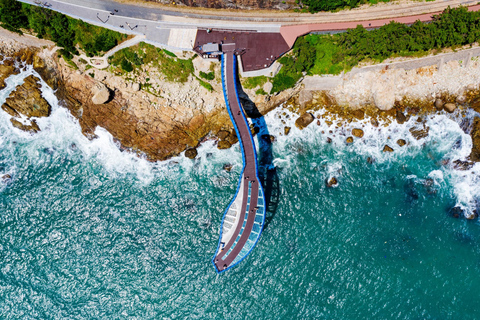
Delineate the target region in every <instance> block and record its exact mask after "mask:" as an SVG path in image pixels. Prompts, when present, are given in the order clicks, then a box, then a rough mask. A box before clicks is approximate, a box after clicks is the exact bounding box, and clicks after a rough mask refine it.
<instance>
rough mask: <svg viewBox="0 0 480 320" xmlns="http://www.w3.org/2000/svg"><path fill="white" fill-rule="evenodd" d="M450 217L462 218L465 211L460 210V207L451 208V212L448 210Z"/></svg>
mask: <svg viewBox="0 0 480 320" xmlns="http://www.w3.org/2000/svg"><path fill="white" fill-rule="evenodd" d="M448 215H449V216H451V217H454V218H460V217H462V216H463V209H462V208H460V207H459V206H455V207H453V208H450V210H448Z"/></svg>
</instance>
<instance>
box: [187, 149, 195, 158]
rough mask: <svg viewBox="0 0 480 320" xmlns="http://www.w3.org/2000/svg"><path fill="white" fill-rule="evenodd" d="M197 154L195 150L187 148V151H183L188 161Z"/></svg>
mask: <svg viewBox="0 0 480 320" xmlns="http://www.w3.org/2000/svg"><path fill="white" fill-rule="evenodd" d="M197 154H198V152H197V149H196V148H188V149H187V150H185V157H187V158H189V159H195V157H196V156H197Z"/></svg>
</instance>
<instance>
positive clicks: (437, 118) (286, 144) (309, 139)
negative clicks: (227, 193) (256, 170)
mask: <svg viewBox="0 0 480 320" xmlns="http://www.w3.org/2000/svg"><path fill="white" fill-rule="evenodd" d="M324 113H325V110H319V111H316V112H313V114H314V116H315V120H314V122H313V123H311V124H310V125H309V126H308V127H307V128H305V129H303V130H300V129H298V128H296V127H295V120H296V118H297V117H298V115H295V114H293V113H292V112H290V111H288V109H287V108H278V109H277V110H274V111H273V112H270V113H269V114H267V115H266V116H265V118H266V122H267V123H268V127H269V131H270V133H271V134H273V135H275V136H276V137H277V143H276V145H275V150H276V151H277V152H279V153H280V158H277V159H275V160H274V163H275V165H277V166H280V167H289V166H292V165H295V164H293V163H292V161H291V160H292V157H294V156H295V155H294V154H295V153H297V152H302V150H301V148H305V147H306V146H320V147H325V146H326V145H327V144H328V143H329V142H327V139H330V140H331V142H330V143H331V145H332V147H333V148H335V154H336V156H335V157H334V158H332V159H329V160H328V163H326V164H325V165H326V167H325V168H326V171H327V172H326V177H327V178H328V177H331V176H335V175H336V176H338V173H339V172H341V169H342V167H344V166H345V165H346V164H345V163H344V162H343V158H344V157H343V156H344V155H345V153H348V152H350V153H355V154H358V155H362V156H368V157H371V158H373V159H374V160H375V161H376V162H377V163H383V164H387V165H388V164H393V165H397V164H398V163H402V161H404V159H405V158H415V157H417V156H419V155H420V154H421V153H424V152H435V153H437V154H440V155H442V157H443V159H444V160H445V162H449V163H450V164H444V165H442V166H440V169H437V170H433V171H432V172H430V173H429V174H428V177H429V178H430V179H433V182H434V184H435V185H436V186H439V187H449V186H448V185H451V186H452V187H453V188H452V192H453V195H454V196H455V198H456V200H457V204H456V205H458V206H460V207H461V208H462V209H463V210H464V212H465V215H466V216H468V215H470V214H472V212H473V210H475V208H476V206H477V201H478V199H480V188H479V186H480V164H478V163H477V164H475V165H474V166H473V167H472V168H471V169H469V170H466V171H461V170H458V169H455V168H454V166H453V165H452V164H451V162H452V161H454V160H462V161H465V160H467V158H468V156H469V155H470V152H471V149H472V139H471V137H470V135H469V134H467V133H465V132H464V131H463V130H462V128H461V127H460V125H459V123H460V122H462V121H468V120H469V119H470V120H471V119H473V117H474V116H475V112H474V111H472V110H470V111H467V112H463V113H462V112H460V111H457V112H456V113H454V114H447V113H441V114H436V115H429V116H426V117H425V119H424V120H425V121H424V122H417V119H418V117H411V118H410V119H409V121H407V122H405V123H403V124H398V123H397V122H396V121H393V122H392V123H391V124H389V125H388V126H386V127H385V126H383V124H382V123H380V125H379V126H378V127H375V126H373V125H372V124H371V123H370V121H369V119H364V120H358V121H354V122H351V123H349V124H343V125H342V126H341V127H337V123H338V122H339V121H338V120H335V119H328V120H330V121H331V122H332V124H331V125H328V124H327V123H326V121H325V119H320V125H317V116H321V115H323V114H324ZM285 126H289V127H291V130H290V133H289V135H288V136H285V135H284V134H283V132H284V127H285ZM426 127H428V130H429V131H428V136H427V137H425V138H422V139H419V140H417V139H416V138H415V137H414V136H413V135H412V134H411V133H410V129H411V128H417V129H423V128H426ZM354 128H359V129H362V130H363V132H364V136H363V137H362V138H360V139H359V138H354V142H353V143H352V144H350V145H348V144H347V143H346V138H347V137H349V136H352V134H351V130H352V129H354ZM466 129H467V131H468V128H466ZM322 132H323V134H322ZM399 139H403V140H405V141H406V145H405V146H403V147H400V146H399V145H397V140H399ZM385 145H389V146H390V147H392V148H393V149H394V151H393V152H383V148H384V146H385ZM299 148H300V150H299ZM279 150H281V151H279ZM429 150H432V151H429ZM405 178H406V179H408V178H413V179H414V180H415V181H416V182H419V183H425V181H424V179H421V178H418V177H416V176H415V175H412V176H411V177H410V176H406V177H405ZM445 179H447V180H448V183H445Z"/></svg>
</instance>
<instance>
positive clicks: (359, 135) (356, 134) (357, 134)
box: [352, 128, 364, 138]
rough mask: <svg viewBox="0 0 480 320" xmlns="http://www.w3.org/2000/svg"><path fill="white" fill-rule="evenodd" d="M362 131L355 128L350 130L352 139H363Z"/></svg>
mask: <svg viewBox="0 0 480 320" xmlns="http://www.w3.org/2000/svg"><path fill="white" fill-rule="evenodd" d="M363 134H364V133H363V130H362V129H358V128H355V129H352V135H353V136H354V137H357V138H362V137H363Z"/></svg>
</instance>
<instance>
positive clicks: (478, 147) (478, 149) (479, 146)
mask: <svg viewBox="0 0 480 320" xmlns="http://www.w3.org/2000/svg"><path fill="white" fill-rule="evenodd" d="M470 135H471V137H472V143H473V147H472V152H471V153H470V160H472V161H475V162H478V161H480V118H478V117H476V118H475V120H474V121H473V129H472V132H471V134H470Z"/></svg>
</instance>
